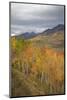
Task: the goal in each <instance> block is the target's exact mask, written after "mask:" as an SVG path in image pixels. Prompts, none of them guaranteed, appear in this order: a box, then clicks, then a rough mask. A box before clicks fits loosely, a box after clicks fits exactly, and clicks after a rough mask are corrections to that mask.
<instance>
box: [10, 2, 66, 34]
mask: <svg viewBox="0 0 67 100" xmlns="http://www.w3.org/2000/svg"><path fill="white" fill-rule="evenodd" d="M58 24H64V6H56V5H37V4H23V3H11V35H19V34H23V33H25V32H35V33H40V32H42V31H44V30H46V29H48V28H52V27H55V26H56V25H58Z"/></svg>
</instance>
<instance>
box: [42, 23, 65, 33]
mask: <svg viewBox="0 0 67 100" xmlns="http://www.w3.org/2000/svg"><path fill="white" fill-rule="evenodd" d="M62 31H64V25H63V24H59V25H57V26H56V27H53V28H52V29H47V30H45V31H43V32H42V33H41V35H51V34H53V33H56V32H62Z"/></svg>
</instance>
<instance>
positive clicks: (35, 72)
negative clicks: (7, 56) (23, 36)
mask: <svg viewBox="0 0 67 100" xmlns="http://www.w3.org/2000/svg"><path fill="white" fill-rule="evenodd" d="M11 44H12V52H14V53H12V69H14V70H17V71H18V73H21V76H20V77H23V80H26V79H27V80H28V81H27V82H26V83H25V84H27V86H28V87H29V90H30V91H31V95H48V94H63V93H64V52H63V51H56V50H54V49H53V48H48V47H45V46H44V47H37V46H36V45H34V43H32V42H26V41H24V40H22V41H18V40H17V39H15V38H14V39H12V41H11ZM17 44H18V46H17ZM31 80H32V81H31ZM28 82H29V84H28ZM21 83H22V81H21ZM14 84H15V86H16V83H14ZM31 84H32V85H31ZM35 84H36V85H35ZM31 88H33V89H32V90H31ZM14 89H16V88H15V87H13V89H12V91H13V93H14V94H13V95H17V94H16V91H17V90H16V91H15V92H14ZM34 90H35V92H34ZM21 92H22V93H23V90H21ZM22 95H23V94H22ZM25 95H27V94H25Z"/></svg>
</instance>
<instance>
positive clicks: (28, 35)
mask: <svg viewBox="0 0 67 100" xmlns="http://www.w3.org/2000/svg"><path fill="white" fill-rule="evenodd" d="M36 35H37V34H36V33H35V32H25V33H23V34H20V35H18V36H16V37H17V38H24V39H30V38H33V37H35V36H36Z"/></svg>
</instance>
